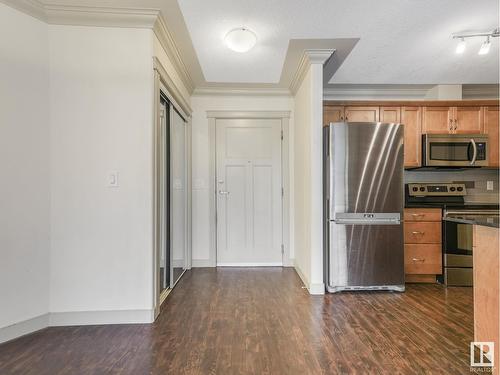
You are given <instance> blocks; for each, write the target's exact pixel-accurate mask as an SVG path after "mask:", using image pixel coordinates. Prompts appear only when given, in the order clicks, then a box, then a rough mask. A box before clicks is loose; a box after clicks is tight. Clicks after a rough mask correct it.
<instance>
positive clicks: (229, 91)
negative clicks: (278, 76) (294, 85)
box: [193, 87, 291, 96]
mask: <svg viewBox="0 0 500 375" xmlns="http://www.w3.org/2000/svg"><path fill="white" fill-rule="evenodd" d="M205 95H206V96H214V95H215V96H226V95H230V96H291V92H290V90H289V89H286V88H277V87H262V88H261V87H197V88H196V89H195V90H194V91H193V96H205Z"/></svg>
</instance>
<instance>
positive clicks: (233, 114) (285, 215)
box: [205, 111, 293, 267]
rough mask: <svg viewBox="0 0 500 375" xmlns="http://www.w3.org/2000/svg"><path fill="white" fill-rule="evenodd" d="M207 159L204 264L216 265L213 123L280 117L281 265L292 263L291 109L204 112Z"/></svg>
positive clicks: (214, 138) (214, 129)
mask: <svg viewBox="0 0 500 375" xmlns="http://www.w3.org/2000/svg"><path fill="white" fill-rule="evenodd" d="M207 117H208V126H209V139H210V145H209V146H210V148H209V149H210V159H209V172H210V173H209V214H210V237H209V238H210V240H209V256H210V259H209V260H208V263H207V264H206V265H205V266H208V267H216V266H217V204H216V191H217V186H216V185H217V181H216V177H217V173H216V126H217V119H281V129H282V136H283V139H282V147H281V164H282V165H281V173H282V187H283V202H282V203H283V204H282V207H283V208H282V244H283V266H284V267H291V266H293V261H292V259H291V256H290V255H291V252H290V211H291V210H290V201H291V200H290V171H289V168H290V164H289V144H290V129H289V120H290V111H207Z"/></svg>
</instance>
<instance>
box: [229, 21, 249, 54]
mask: <svg viewBox="0 0 500 375" xmlns="http://www.w3.org/2000/svg"><path fill="white" fill-rule="evenodd" d="M224 42H225V43H226V46H227V47H228V48H229V49H231V50H233V51H235V52H240V53H244V52H248V51H250V50H251V49H252V48H253V47H254V46H255V44H256V43H257V35H255V33H254V32H253V31H252V30H249V29H247V28H245V27H238V28H236V29H233V30H231V31H230V32H228V33H227V35H226V37H225V38H224Z"/></svg>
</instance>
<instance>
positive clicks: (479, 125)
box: [453, 107, 484, 134]
mask: <svg viewBox="0 0 500 375" xmlns="http://www.w3.org/2000/svg"><path fill="white" fill-rule="evenodd" d="M453 112H454V116H453V122H454V126H453V133H454V134H482V133H483V126H484V120H483V113H484V111H483V108H481V107H454V108H453Z"/></svg>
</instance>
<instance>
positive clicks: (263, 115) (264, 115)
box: [207, 111, 291, 119]
mask: <svg viewBox="0 0 500 375" xmlns="http://www.w3.org/2000/svg"><path fill="white" fill-rule="evenodd" d="M290 113H291V111H207V118H209V119H227V118H229V119H288V118H290Z"/></svg>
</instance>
